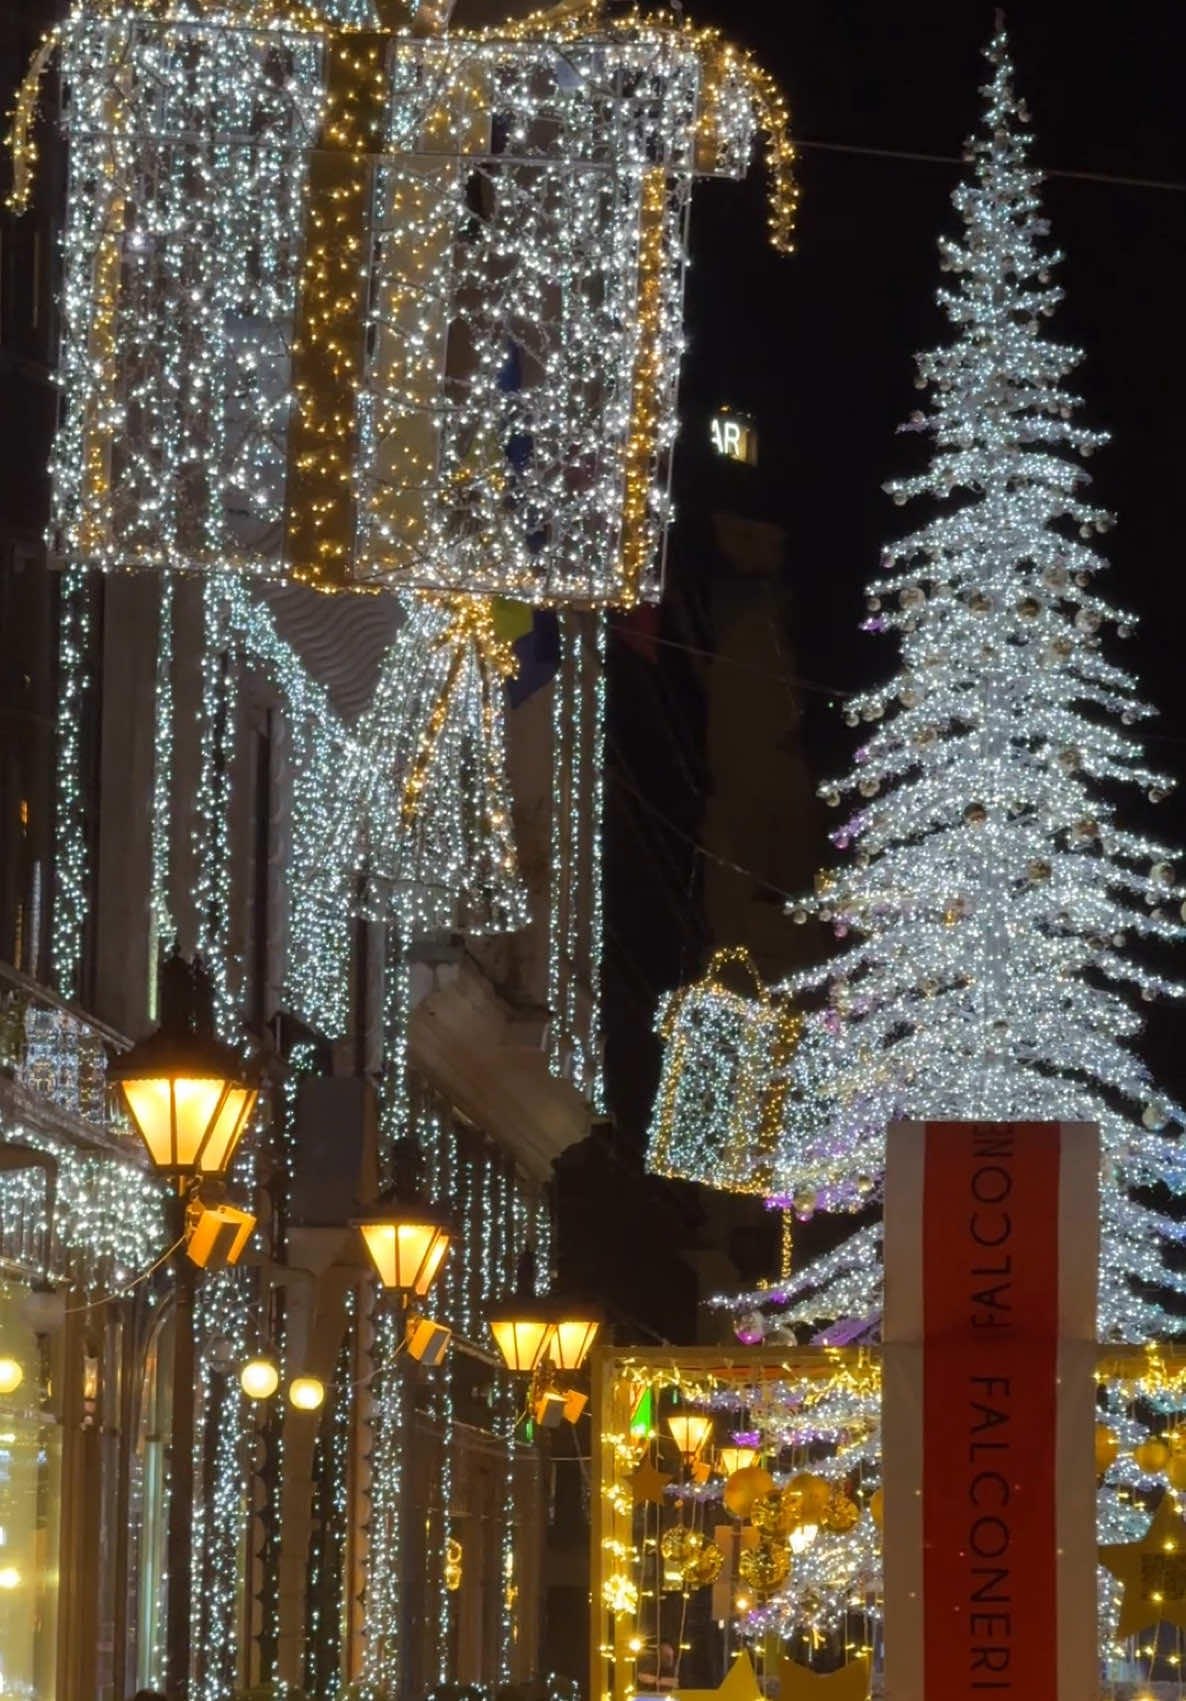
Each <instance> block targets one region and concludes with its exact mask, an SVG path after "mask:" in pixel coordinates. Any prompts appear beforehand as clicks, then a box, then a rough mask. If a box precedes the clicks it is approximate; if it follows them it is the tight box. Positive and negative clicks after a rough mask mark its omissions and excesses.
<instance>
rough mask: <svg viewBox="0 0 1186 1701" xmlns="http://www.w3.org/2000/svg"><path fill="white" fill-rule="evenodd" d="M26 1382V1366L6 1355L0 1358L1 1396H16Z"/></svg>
mask: <svg viewBox="0 0 1186 1701" xmlns="http://www.w3.org/2000/svg"><path fill="white" fill-rule="evenodd" d="M24 1380H25V1371H24V1366H23V1365H22V1364H21V1363H20V1361H19V1360H18V1359H15V1358H12V1357H10V1355H9V1354H8V1353H5V1354H4V1355H3V1356H2V1357H0V1394H15V1393H16V1391H17V1389H18V1388H19V1387H20V1385H21V1383H22V1382H23V1381H24Z"/></svg>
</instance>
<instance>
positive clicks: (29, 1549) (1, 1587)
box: [0, 1286, 62, 1701]
mask: <svg viewBox="0 0 1186 1701" xmlns="http://www.w3.org/2000/svg"><path fill="white" fill-rule="evenodd" d="M25 1299H26V1294H25V1290H24V1289H22V1288H19V1287H15V1286H13V1287H9V1286H2V1287H0V1372H3V1374H0V1388H5V1389H7V1390H8V1391H7V1392H0V1695H3V1696H6V1697H7V1696H20V1697H21V1698H22V1701H54V1697H55V1694H56V1677H57V1639H58V1527H59V1523H60V1518H61V1495H62V1455H61V1431H60V1430H59V1428H58V1425H57V1424H56V1423H55V1422H54V1420H53V1417H52V1415H51V1414H50V1413H48V1412H46V1411H44V1410H43V1409H42V1405H43V1401H44V1399H45V1396H46V1393H47V1391H48V1390H47V1372H48V1364H47V1360H46V1356H45V1353H44V1350H43V1341H42V1339H41V1338H39V1337H38V1336H37V1334H36V1333H35V1332H34V1330H33V1328H32V1326H31V1323H30V1321H29V1317H28V1314H27V1312H26V1311H25V1305H24V1302H25ZM14 1382H15V1383H16V1386H15V1387H13V1386H12V1384H13V1383H14Z"/></svg>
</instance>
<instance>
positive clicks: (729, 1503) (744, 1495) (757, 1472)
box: [721, 1465, 774, 1518]
mask: <svg viewBox="0 0 1186 1701" xmlns="http://www.w3.org/2000/svg"><path fill="white" fill-rule="evenodd" d="M773 1487H774V1478H773V1477H772V1476H771V1475H770V1472H769V1471H764V1470H763V1469H762V1467H761V1465H743V1466H742V1467H741V1469H740V1470H739V1471H734V1472H733V1474H732V1476H731V1477H729V1478H728V1479H727V1480H726V1483H725V1489H724V1493H723V1494H722V1496H721V1498H722V1499H723V1501H724V1503H725V1510H726V1511H727V1512H732V1514H733V1516H734V1517H735V1518H748V1516H749V1512H750V1508H751V1507H752V1506H753V1504H754V1501H755V1500H760V1499H761V1498H762V1496H763V1495H766V1494H769V1493H770V1491H771V1490H772V1489H773Z"/></svg>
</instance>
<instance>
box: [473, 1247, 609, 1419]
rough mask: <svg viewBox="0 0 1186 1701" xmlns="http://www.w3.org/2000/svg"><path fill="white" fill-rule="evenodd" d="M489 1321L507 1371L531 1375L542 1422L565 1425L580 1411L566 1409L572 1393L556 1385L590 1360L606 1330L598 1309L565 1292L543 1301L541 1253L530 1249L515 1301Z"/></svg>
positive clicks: (523, 1259) (500, 1308) (533, 1402)
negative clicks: (538, 1280) (563, 1420)
mask: <svg viewBox="0 0 1186 1701" xmlns="http://www.w3.org/2000/svg"><path fill="white" fill-rule="evenodd" d="M489 1323H490V1333H491V1334H492V1335H493V1336H494V1344H495V1346H496V1347H497V1348H498V1350H499V1352H500V1353H501V1354H502V1358H503V1363H504V1364H505V1365H506V1367H507V1369H508V1370H510V1371H513V1372H515V1373H516V1374H519V1375H523V1374H528V1375H530V1376H531V1379H532V1380H531V1396H530V1405H531V1408H532V1410H533V1411H535V1412H536V1413H537V1416H538V1421H539V1422H540V1423H541V1424H545V1416H543V1415H539V1414H546V1417H547V1418H550V1419H552V1421H554V1422H559V1420H560V1417H561V1416H566V1415H567V1410H575V1409H576V1407H575V1403H573V1404H570V1405H569V1406H568V1408H567V1410H565V1411H562V1409H561V1408H562V1406H563V1405H564V1404H565V1402H567V1401H568V1397H569V1391H568V1390H565V1389H561V1388H557V1387H556V1377H557V1375H558V1374H565V1375H569V1374H571V1373H572V1372H574V1371H577V1370H579V1369H580V1368H581V1365H582V1364H583V1363H584V1362H585V1359H586V1357H587V1356H588V1352H589V1348H590V1347H591V1346H592V1345H593V1342H594V1341H595V1340H596V1338H597V1331H598V1330H599V1329H600V1328H601V1317H600V1315H599V1313H598V1309H597V1307H596V1306H592V1305H588V1304H586V1303H585V1302H583V1301H579V1300H572V1299H566V1298H565V1297H564V1296H563V1295H560V1294H548V1295H545V1296H544V1297H543V1298H540V1297H538V1296H537V1295H536V1292H535V1254H534V1253H533V1252H532V1250H531V1248H530V1247H527V1248H526V1249H525V1250H524V1252H523V1255H522V1257H521V1258H520V1259H519V1268H518V1272H517V1274H516V1280H515V1295H514V1298H513V1299H508V1300H505V1301H504V1302H503V1303H502V1304H501V1305H498V1306H496V1307H495V1308H494V1310H493V1311H492V1312H491V1313H490V1317H489ZM549 1397H551V1398H550V1400H549ZM578 1416H579V1412H578ZM548 1427H550V1425H548Z"/></svg>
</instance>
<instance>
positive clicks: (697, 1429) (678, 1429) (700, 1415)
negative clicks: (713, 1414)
mask: <svg viewBox="0 0 1186 1701" xmlns="http://www.w3.org/2000/svg"><path fill="white" fill-rule="evenodd" d="M667 1427H668V1429H669V1430H670V1431H671V1434H672V1437H673V1439H674V1441H675V1444H676V1446H677V1447H678V1448H679V1450H680V1452H681V1453H682V1455H683V1459H684V1463H685V1464H686V1465H691V1464H693V1463H694V1462H695V1460H696V1459H697V1457H698V1456H699V1454H700V1450H701V1448H702V1447H703V1446H704V1444H705V1442H706V1441H707V1440H708V1438H709V1436H710V1435H711V1434H712V1419H711V1418H710V1417H709V1416H707V1414H706V1413H704V1412H689V1411H678V1412H672V1414H671V1416H670V1417H669V1418H668V1420H667Z"/></svg>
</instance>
